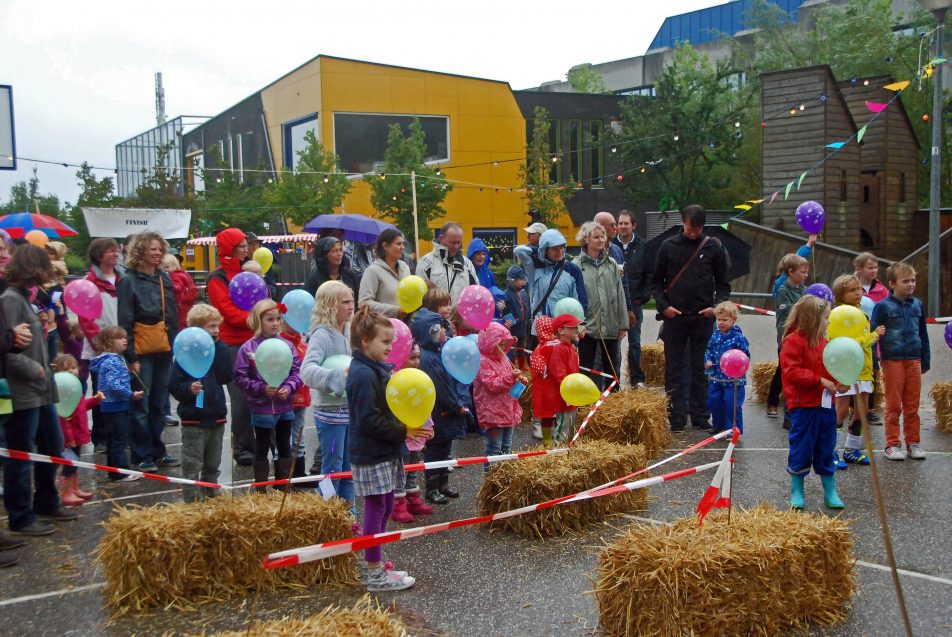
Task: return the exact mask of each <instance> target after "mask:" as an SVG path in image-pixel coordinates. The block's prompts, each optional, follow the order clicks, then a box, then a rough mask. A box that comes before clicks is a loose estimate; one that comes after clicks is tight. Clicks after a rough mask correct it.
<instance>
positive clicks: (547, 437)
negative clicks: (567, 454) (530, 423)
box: [542, 427, 555, 449]
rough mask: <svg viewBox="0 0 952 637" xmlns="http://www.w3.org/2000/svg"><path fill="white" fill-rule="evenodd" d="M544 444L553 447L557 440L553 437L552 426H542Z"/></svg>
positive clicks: (546, 446) (548, 447) (549, 447)
mask: <svg viewBox="0 0 952 637" xmlns="http://www.w3.org/2000/svg"><path fill="white" fill-rule="evenodd" d="M542 446H543V447H545V448H546V449H551V448H552V447H554V446H555V440H554V439H553V438H552V427H543V428H542Z"/></svg>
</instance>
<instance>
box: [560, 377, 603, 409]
mask: <svg viewBox="0 0 952 637" xmlns="http://www.w3.org/2000/svg"><path fill="white" fill-rule="evenodd" d="M559 393H560V394H562V400H564V401H565V402H566V403H567V404H569V405H572V406H573V407H581V406H582V405H591V404H592V403H594V402H595V401H597V400H598V397H599V396H601V395H602V392H600V391H598V387H596V386H595V383H593V382H592V379H591V378H589V377H588V376H586V375H585V374H569V375H568V376H566V377H565V378H563V379H562V384H561V385H560V386H559Z"/></svg>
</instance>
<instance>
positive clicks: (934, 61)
mask: <svg viewBox="0 0 952 637" xmlns="http://www.w3.org/2000/svg"><path fill="white" fill-rule="evenodd" d="M943 62H948V60H947V59H945V58H944V57H937V58H932V59H931V60H929V66H935V65H936V64H942V63H943Z"/></svg>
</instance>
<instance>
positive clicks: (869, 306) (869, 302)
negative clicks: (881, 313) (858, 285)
mask: <svg viewBox="0 0 952 637" xmlns="http://www.w3.org/2000/svg"><path fill="white" fill-rule="evenodd" d="M875 306H876V304H875V303H873V299H871V298H869V297H868V296H864V297H863V298H862V299H860V301H859V308H860V309H861V310H863V314H865V315H866V318H872V317H873V308H874V307H875Z"/></svg>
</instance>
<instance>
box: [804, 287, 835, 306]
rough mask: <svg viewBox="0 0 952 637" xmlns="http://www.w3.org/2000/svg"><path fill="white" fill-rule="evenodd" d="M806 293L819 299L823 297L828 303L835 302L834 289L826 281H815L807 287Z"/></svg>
mask: <svg viewBox="0 0 952 637" xmlns="http://www.w3.org/2000/svg"><path fill="white" fill-rule="evenodd" d="M806 294H809V295H810V296H815V297H816V298H818V299H823V300H824V301H826V302H827V303H832V302H833V290H831V289H830V288H829V286H828V285H826V284H825V283H814V284H813V285H811V286H810V287H808V288H807V289H806Z"/></svg>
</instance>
